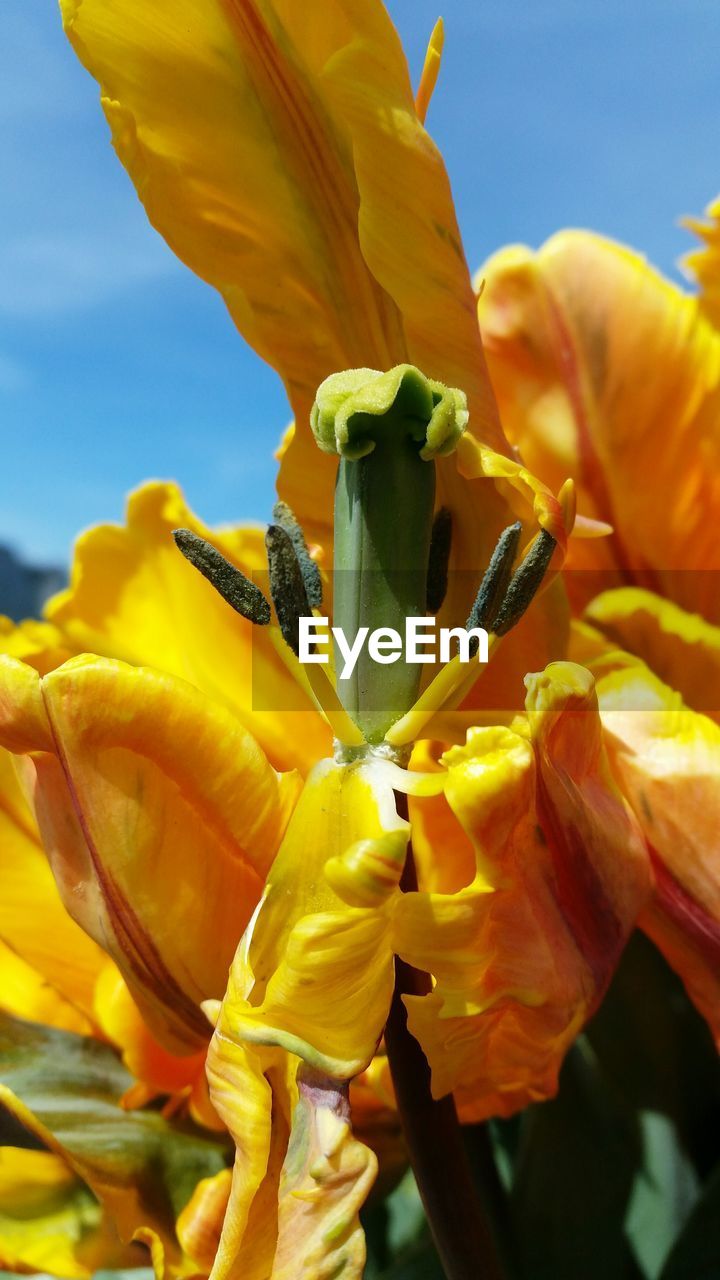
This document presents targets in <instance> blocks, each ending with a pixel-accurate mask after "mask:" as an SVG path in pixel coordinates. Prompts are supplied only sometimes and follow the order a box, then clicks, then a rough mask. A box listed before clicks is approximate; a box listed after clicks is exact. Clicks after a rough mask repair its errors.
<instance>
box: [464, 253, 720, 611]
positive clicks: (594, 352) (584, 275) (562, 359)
mask: <svg viewBox="0 0 720 1280" xmlns="http://www.w3.org/2000/svg"><path fill="white" fill-rule="evenodd" d="M484 275H485V289H484V292H483V294H482V296H481V299H480V304H479V306H480V324H481V329H482V332H483V336H484V339H485V343H486V347H487V352H488V360H489V363H490V367H491V373H492V378H493V385H494V387H495V390H496V394H497V396H498V401H499V404H500V411H501V416H502V420H503V423H504V425H505V429H506V431H507V432H508V435H509V436H510V438H511V439H512V441H513V442H514V443H515V444H517V445H518V446H519V447H520V450H521V452H522V455H523V458H524V460H525V463H526V465H527V466H528V467H529V468H530V469H531V470H532V471H533V472H534V473H535V474H536V475H539V476H540V477H541V478H542V479H543V480H544V481H545V482H546V483H547V484H548V485H549V486H550V487H551V488H552V489H557V487H558V486H559V485H560V484H561V483H562V481H563V480H564V479H565V477H566V476H567V475H571V476H573V477H574V479H575V480H576V482H577V486H578V506H579V510H580V511H581V512H582V513H583V514H585V515H588V516H592V517H599V518H600V519H603V520H606V521H608V522H609V523H610V524H611V525H612V526H613V529H614V533H613V535H612V536H611V538H609V539H599V540H593V541H592V542H583V543H582V544H579V545H578V544H576V545H574V546H573V547H572V548H571V551H570V555H569V558H568V566H569V567H570V568H574V569H578V570H581V569H593V570H594V571H595V572H594V573H592V574H589V575H585V577H587V581H585V578H584V576H583V574H582V573H577V574H575V575H572V577H571V589H572V590H573V591H576V592H577V593H578V596H579V598H582V599H585V600H587V598H588V597H589V596H590V595H595V594H597V593H598V591H600V590H602V589H603V588H605V587H610V586H615V585H619V583H618V579H617V570H618V569H621V570H626V571H628V570H629V571H631V572H632V573H633V575H634V577H635V580H636V581H637V582H639V583H640V584H641V585H644V586H647V587H650V588H652V589H654V590H657V591H659V592H660V594H662V595H665V596H668V597H669V598H670V599H672V600H674V601H675V602H676V603H678V604H680V605H682V606H683V607H684V608H689V609H697V610H698V611H699V612H701V613H702V614H703V615H704V616H705V617H707V618H708V619H709V620H710V621H718V620H720V604H719V603H718V602H719V601H720V595H719V594H718V592H717V589H716V581H715V579H716V576H717V573H716V571H717V570H718V569H719V568H720V548H719V547H718V541H717V538H716V537H715V531H714V524H713V521H712V519H710V518H709V513H711V512H713V511H717V510H718V508H719V507H720V436H719V435H718V432H717V420H718V414H720V333H718V332H717V331H716V330H715V329H714V328H713V327H712V325H711V324H710V323H709V322H708V320H707V319H706V318H705V316H704V315H703V314H702V311H701V309H700V308H699V307H698V303H697V300H696V299H695V298H693V297H691V296H689V295H687V294H684V293H683V292H682V291H681V290H680V289H679V288H677V286H676V285H674V284H670V283H669V282H668V281H666V280H664V279H663V278H662V277H661V276H660V275H658V273H657V272H655V271H654V270H653V269H652V268H651V267H649V266H648V264H647V263H646V262H645V261H644V259H642V258H641V257H640V256H639V255H637V254H634V253H632V252H631V251H630V250H628V249H624V248H622V247H621V246H619V245H616V244H613V243H612V242H610V241H608V240H603V239H602V238H600V237H598V236H594V235H592V234H590V233H589V232H580V231H567V232H562V233H560V234H559V235H556V236H554V237H553V238H552V239H551V240H549V241H548V242H547V243H546V244H545V245H544V246H543V247H542V248H541V249H540V250H539V251H538V252H537V253H532V252H531V251H530V250H528V249H524V248H511V249H506V250H503V251H502V252H501V253H499V254H497V255H496V256H495V257H494V258H492V259H491V260H490V261H489V263H488V264H487V265H486V267H485V269H484ZM660 439H662V448H658V440H660ZM613 574H615V575H616V576H615V577H613ZM605 575H607V576H605Z"/></svg>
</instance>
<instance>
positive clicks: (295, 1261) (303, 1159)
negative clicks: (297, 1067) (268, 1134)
mask: <svg viewBox="0 0 720 1280" xmlns="http://www.w3.org/2000/svg"><path fill="white" fill-rule="evenodd" d="M347 1093H348V1086H347V1085H339V1084H338V1082H337V1081H334V1080H330V1079H328V1078H327V1077H325V1076H322V1075H321V1074H320V1073H318V1072H314V1071H311V1070H307V1069H304V1070H302V1071H301V1072H300V1073H299V1075H298V1102H297V1106H296V1108H295V1112H294V1114H293V1123H292V1131H291V1134H290V1142H289V1145H288V1150H287V1155H286V1157H285V1163H284V1165H283V1171H282V1174H281V1177H280V1187H279V1204H278V1243H277V1251H276V1253H275V1258H274V1261H273V1269H272V1280H295V1277H296V1276H298V1275H303V1276H307V1277H308V1280H310V1277H318V1280H320V1277H323V1276H334V1275H337V1276H340V1275H341V1276H343V1277H346V1278H347V1280H361V1277H362V1275H363V1270H364V1267H365V1254H366V1250H365V1236H364V1233H363V1230H362V1227H361V1226H360V1218H359V1212H360V1209H361V1208H362V1206H363V1204H364V1203H365V1199H366V1197H367V1195H368V1192H369V1191H370V1188H371V1186H372V1184H373V1182H374V1180H375V1175H376V1173H377V1160H376V1159H375V1156H374V1155H373V1153H372V1151H370V1150H369V1148H368V1147H366V1146H364V1145H363V1143H362V1142H359V1141H358V1139H357V1138H355V1137H354V1136H353V1133H352V1129H351V1126H350V1107H349V1105H348V1099H347Z"/></svg>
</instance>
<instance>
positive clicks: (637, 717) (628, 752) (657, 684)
mask: <svg viewBox="0 0 720 1280" xmlns="http://www.w3.org/2000/svg"><path fill="white" fill-rule="evenodd" d="M598 695H599V698H600V707H601V712H602V718H603V726H604V729H605V736H606V741H607V743H608V749H609V751H610V756H611V760H612V764H613V768H614V770H615V772H616V773H617V775H618V777H619V779H620V782H621V785H622V787H623V790H624V792H625V794H626V795H627V796H628V798H629V799H630V801H631V803H632V805H633V808H634V810H635V813H636V815H637V818H638V821H639V823H640V824H641V826H642V828H643V830H644V832H645V836H646V838H647V841H648V843H649V844H650V846H651V848H652V850H653V857H654V862H655V868H656V881H657V885H656V891H655V895H654V897H653V899H652V901H651V903H650V905H649V907H648V909H647V910H646V912H645V913H644V916H643V918H642V924H643V927H644V928H645V929H646V931H647V932H648V933H649V934H650V936H651V938H652V939H653V940H654V941H655V942H656V944H657V945H658V946H659V947H660V949H661V950H662V951H663V952H664V954H665V955H666V957H667V959H668V960H669V962H670V963H671V964H672V965H673V966H674V967H675V968H676V969H677V971H678V973H679V974H680V976H681V978H682V979H683V981H684V983H685V985H686V987H687V990H688V993H689V994H690V996H691V998H692V999H693V1000H694V1001H695V1003H696V1005H697V1006H698V1008H699V1010H700V1012H701V1013H703V1014H704V1016H705V1017H706V1018H707V1020H708V1022H709V1024H710V1026H711V1028H712V1030H713V1031H714V1034H715V1036H716V1038H717V1040H718V1042H719V1043H720V726H718V725H717V724H716V723H715V722H714V721H712V720H710V719H709V718H708V717H707V716H703V715H700V714H698V713H697V712H695V711H691V710H690V709H689V708H687V707H685V706H684V705H683V703H682V700H681V698H680V696H679V695H678V694H677V693H675V692H674V690H672V689H670V688H668V686H667V685H665V684H663V683H662V681H661V680H659V679H658V678H657V677H656V676H654V675H652V674H651V672H650V671H648V670H647V668H645V667H643V666H641V665H635V666H632V667H628V668H626V669H624V670H618V671H614V672H612V673H610V674H608V675H605V676H602V678H600V679H599V680H598Z"/></svg>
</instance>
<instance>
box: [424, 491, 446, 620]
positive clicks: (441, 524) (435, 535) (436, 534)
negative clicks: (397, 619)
mask: <svg viewBox="0 0 720 1280" xmlns="http://www.w3.org/2000/svg"><path fill="white" fill-rule="evenodd" d="M451 546H452V516H451V514H450V512H449V511H448V509H447V507H441V508H440V510H439V511H438V513H437V515H436V516H435V519H434V520H433V526H432V533H431V535H430V555H429V556H428V571H427V611H428V613H437V612H438V610H439V609H441V608H442V604H443V601H444V599H445V596H446V594H447V585H448V565H449V563H450V548H451Z"/></svg>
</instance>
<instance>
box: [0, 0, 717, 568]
mask: <svg viewBox="0 0 720 1280" xmlns="http://www.w3.org/2000/svg"><path fill="white" fill-rule="evenodd" d="M147 3H151V0H147ZM389 8H390V11H391V14H392V16H393V18H394V20H395V22H396V24H397V26H398V27H399V29H400V32H401V34H402V36H403V39H404V42H405V45H406V49H407V51H408V56H409V60H410V65H411V69H412V71H413V75H414V77H415V78H417V75H418V73H419V70H420V67H421V65H422V59H423V53H424V46H425V42H426V40H427V36H428V34H429V32H430V30H431V29H432V26H433V23H434V21H435V18H436V17H437V15H438V12H439V9H438V0H391V3H390V5H389ZM442 12H443V16H444V18H445V22H446V31H447V40H446V53H445V58H444V62H443V69H442V74H441V80H440V84H439V86H438V90H437V92H436V96H435V98H434V100H433V104H432V107H431V111H430V116H429V119H428V125H429V128H430V130H431V132H432V133H433V135H434V137H435V138H436V140H437V141H438V142H439V143H440V145H441V147H442V149H443V151H444V153H445V157H446V161H447V165H448V169H449V171H450V176H451V180H452V183H453V188H454V192H455V197H456V203H457V207H458V214H459V219H460V225H461V227H462V230H463V234H464V238H465V246H466V251H467V255H468V259H469V262H470V265H471V267H472V268H475V267H477V266H479V265H480V263H481V262H482V260H483V259H484V258H485V257H486V256H487V255H488V254H489V253H490V252H492V251H493V250H494V249H496V248H499V247H500V246H501V245H503V244H506V243H508V242H511V241H523V242H525V243H528V244H531V245H537V244H539V243H541V242H542V240H543V239H545V238H546V237H547V236H548V235H550V234H551V233H552V232H553V231H556V230H558V229H559V228H560V227H563V226H569V225H575V226H584V227H591V228H593V229H595V230H597V231H601V232H604V233H605V234H609V235H612V236H615V237H616V238H618V239H621V240H624V241H625V242H627V243H630V244H633V245H634V246H635V247H637V248H638V249H641V250H642V251H643V252H644V253H645V254H646V255H647V256H648V257H649V258H650V260H651V261H653V262H655V263H656V264H657V265H658V266H659V267H660V268H661V269H662V270H664V271H666V272H668V273H674V269H675V268H674V264H675V262H676V260H677V258H678V256H679V255H680V254H682V253H683V252H684V251H685V250H686V249H687V248H688V247H689V246H690V243H691V238H690V237H689V236H688V234H687V233H686V232H684V231H683V230H682V229H681V228H680V227H679V226H678V225H677V219H678V217H679V216H680V215H681V214H683V213H691V212H692V213H699V212H701V210H702V209H703V208H704V206H705V205H706V204H707V202H708V201H709V200H710V199H711V198H712V197H713V196H714V195H715V194H716V193H717V191H718V190H719V189H720V159H719V158H718V150H717V139H718V137H720V95H719V94H718V92H717V85H718V76H719V75H720V5H718V3H717V0H624V2H622V3H621V2H620V0H604V3H602V4H599V3H597V0H471V2H470V0H445V3H444V5H443V6H442ZM0 184H1V189H2V192H3V195H2V199H1V200H0V414H1V416H2V424H3V425H2V439H3V456H2V466H1V468H0V542H5V543H9V544H11V545H12V546H14V547H15V548H16V550H17V551H18V552H19V553H20V554H21V555H22V556H23V557H24V558H26V559H27V560H29V561H34V562H38V561H51V562H55V563H59V564H62V563H64V562H65V561H66V560H67V558H68V556H69V553H70V547H71V544H72V539H73V537H74V535H75V533H76V532H77V531H78V530H79V529H81V528H83V527H85V526H87V525H88V524H92V523H96V522H98V521H102V520H119V519H120V518H121V516H122V510H123V502H124V495H125V494H126V493H127V492H128V490H130V489H131V488H133V487H134V486H135V485H136V484H138V483H139V482H140V481H141V480H142V479H144V478H147V477H150V476H162V477H172V478H175V479H177V480H179V481H180V482H181V483H182V485H183V486H184V488H185V490H186V492H187V495H188V497H189V500H190V502H191V504H192V505H193V506H194V507H195V509H196V510H197V511H198V512H199V513H201V514H202V515H203V516H204V517H205V519H207V520H208V521H209V522H211V523H214V522H223V521H233V520H240V519H250V518H255V519H264V518H266V517H267V515H268V512H269V509H270V506H271V504H272V490H273V478H274V464H273V462H272V457H271V451H272V448H273V447H274V445H275V443H276V441H277V439H278V437H279V434H280V432H281V430H282V428H283V426H284V424H285V423H286V421H287V416H288V410H287V404H286V401H285V397H284V393H283V390H282V387H281V386H280V384H279V382H278V380H277V378H276V377H275V375H274V374H273V373H272V371H270V370H269V369H267V368H266V367H265V366H264V365H263V364H262V363H261V362H260V361H259V360H258V359H257V357H256V356H255V355H254V354H253V353H252V352H251V351H250V350H249V349H248V348H247V347H246V346H245V344H244V343H243V342H242V340H241V339H240V337H239V336H238V334H237V333H236V331H235V330H234V328H233V326H232V324H231V322H230V320H229V318H228V317H227V315H226V312H225V310H224V307H223V305H222V303H221V302H220V300H219V298H217V297H216V296H215V295H214V293H213V292H212V290H210V289H209V288H208V287H207V286H206V285H204V284H202V283H201V282H200V281H198V280H196V279H194V278H193V277H192V276H191V274H190V273H189V272H188V271H187V270H186V269H185V268H184V267H182V266H181V265H180V264H179V263H178V262H176V261H175V259H174V258H173V256H172V254H171V253H170V251H169V250H168V249H167V248H166V246H165V245H164V243H163V242H162V241H161V240H160V238H159V237H158V236H157V235H156V234H155V233H154V232H153V231H152V230H151V228H150V227H149V226H148V225H147V224H146V221H145V217H144V213H143V211H142V209H141V207H140V205H139V203H138V201H137V199H136V197H135V195H134V192H133V190H132V187H131V185H130V182H129V180H128V179H127V177H126V175H125V173H124V172H123V170H122V169H121V168H120V166H119V164H118V162H117V160H116V159H115V155H114V153H113V151H112V149H111V147H110V145H109V142H108V134H107V128H106V125H105V121H104V118H103V116H102V113H101V111H100V107H99V103H98V99H97V91H96V87H95V85H94V82H93V81H92V80H91V79H90V78H89V77H88V76H87V75H86V73H85V72H84V71H83V70H82V68H81V67H80V66H79V65H78V64H77V63H76V61H75V59H74V55H73V54H72V52H71V50H70V48H69V46H68V45H67V44H66V41H65V38H64V36H63V34H62V29H61V25H60V20H59V16H58V13H57V10H56V5H55V3H54V0H3V42H2V45H1V46H0Z"/></svg>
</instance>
